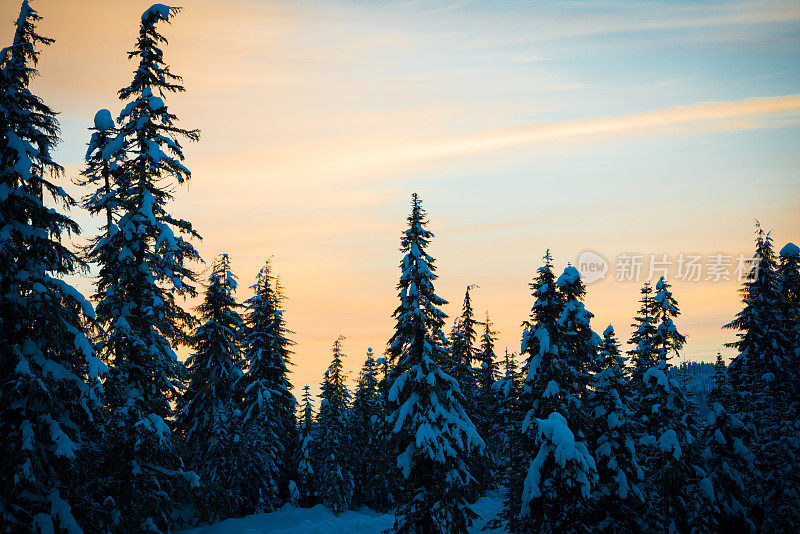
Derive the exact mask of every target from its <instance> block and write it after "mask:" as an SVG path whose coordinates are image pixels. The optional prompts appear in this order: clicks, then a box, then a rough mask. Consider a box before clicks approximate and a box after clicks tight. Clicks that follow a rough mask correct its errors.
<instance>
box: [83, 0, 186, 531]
mask: <svg viewBox="0 0 800 534" xmlns="http://www.w3.org/2000/svg"><path fill="white" fill-rule="evenodd" d="M176 12H177V10H176V9H175V8H169V7H167V6H165V5H162V4H156V5H154V6H152V7H151V8H149V9H148V10H147V11H145V12H144V13H143V14H142V17H141V26H140V29H139V37H138V39H137V41H136V47H135V50H133V51H132V52H130V53H129V57H130V58H137V59H138V66H137V68H136V70H135V71H134V76H133V80H132V82H131V83H130V85H128V86H127V87H124V88H123V89H121V90H120V91H119V97H120V99H121V100H124V101H128V103H127V104H126V105H125V107H124V108H123V110H122V111H121V113H120V115H119V118H118V127H117V128H118V131H119V133H118V134H117V137H115V139H114V146H113V150H112V149H109V153H113V154H114V159H115V160H116V161H115V162H116V163H117V164H118V168H116V169H115V172H114V173H113V174H112V178H113V181H111V182H109V187H110V189H111V190H110V191H105V192H104V194H102V195H92V194H90V195H89V196H88V197H87V198H88V199H89V200H88V201H87V208H89V210H90V211H93V212H95V213H103V212H104V214H105V215H106V217H107V220H106V222H108V217H109V212H110V219H111V221H112V222H111V224H110V225H108V224H107V225H106V227H105V228H104V229H103V230H102V233H101V235H100V236H99V238H98V239H97V241H96V242H95V243H94V247H93V248H92V249H91V251H90V253H89V259H90V260H91V261H93V262H95V263H97V264H98V267H99V275H98V278H97V281H96V292H95V299H96V301H97V317H98V320H99V321H100V323H101V326H102V327H103V329H104V332H105V336H104V337H103V339H102V343H101V349H102V354H103V356H104V357H105V358H106V360H107V361H108V362H109V363H110V364H111V370H110V374H109V379H108V380H107V381H106V382H105V390H106V393H107V400H108V404H109V407H110V426H109V428H108V432H109V435H108V439H107V440H106V444H107V445H108V450H109V451H113V452H114V454H113V455H109V458H108V465H107V466H106V468H105V469H104V470H103V472H102V474H101V475H100V476H102V477H104V478H105V480H106V481H107V483H108V487H107V492H108V495H109V502H112V503H113V504H112V505H113V507H114V511H113V514H114V522H115V524H114V527H113V528H114V530H117V531H140V530H151V531H164V530H168V529H170V528H172V524H173V523H174V521H175V511H176V509H177V508H178V507H179V505H180V501H181V500H183V497H184V495H185V494H186V493H188V489H189V485H190V484H193V483H194V482H195V481H196V477H195V476H194V474H193V473H186V472H184V471H183V463H182V460H181V457H180V455H179V454H178V446H177V443H176V440H175V438H174V436H173V435H172V434H171V432H170V429H169V427H168V426H167V424H166V422H165V421H167V420H169V419H170V418H171V417H172V415H173V402H174V401H175V400H177V397H178V392H179V389H180V388H181V381H182V379H183V377H184V375H185V373H184V367H183V365H182V364H181V363H180V362H178V359H177V356H176V354H175V352H174V350H173V345H175V344H179V343H184V342H185V341H186V340H187V330H188V328H189V327H191V326H192V325H193V324H194V319H193V317H192V315H191V314H190V313H189V312H188V311H187V310H185V309H183V307H182V306H181V305H180V304H179V303H178V301H177V299H178V298H180V297H192V296H194V295H196V290H195V287H194V285H193V283H194V280H195V274H194V273H193V271H192V270H191V269H190V267H189V264H190V263H191V262H193V261H197V260H199V256H198V253H197V251H196V250H195V249H194V247H193V246H192V244H191V243H190V242H189V241H188V240H186V239H184V237H199V236H198V234H197V232H195V231H194V229H193V228H192V225H191V224H190V223H189V222H187V221H184V220H181V219H177V218H175V217H174V216H173V215H171V214H170V213H169V212H168V211H167V205H168V203H169V201H170V200H171V199H172V191H173V190H174V188H175V186H176V185H177V184H183V183H184V182H185V181H187V180H188V179H189V178H190V172H189V170H188V169H187V168H186V167H185V166H184V165H183V163H182V160H183V151H182V147H181V141H183V140H184V139H189V140H196V139H197V138H198V133H197V131H190V130H185V129H182V128H180V127H179V126H178V125H177V117H176V116H175V115H174V114H172V113H170V112H169V111H168V110H167V107H166V104H165V102H164V98H165V96H166V95H167V94H168V93H173V92H179V91H183V90H184V89H183V87H182V86H181V85H180V81H181V80H180V77H178V76H176V75H174V74H172V73H171V72H170V69H169V67H168V66H167V65H166V64H165V63H164V55H163V51H162V49H161V45H162V44H164V43H166V39H165V38H164V36H163V35H161V34H160V33H159V32H158V30H157V29H156V25H157V24H158V23H159V22H162V21H163V22H169V21H170V20H171V18H172V16H173V15H174V14H175V13H176ZM119 136H121V137H119ZM99 187H101V188H105V183H100V184H99Z"/></svg>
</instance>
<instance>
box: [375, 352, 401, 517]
mask: <svg viewBox="0 0 800 534" xmlns="http://www.w3.org/2000/svg"><path fill="white" fill-rule="evenodd" d="M375 364H376V365H377V368H378V369H379V370H380V380H378V418H377V420H376V421H375V426H374V429H373V432H374V434H373V439H374V440H375V447H376V451H377V458H376V463H375V472H376V474H377V480H376V483H375V488H374V489H376V490H377V491H378V493H377V494H376V495H375V496H374V497H375V499H374V501H373V503H372V507H373V508H374V509H375V510H379V511H387V510H391V509H392V508H393V506H394V503H395V491H396V489H397V484H396V483H395V482H394V481H395V480H396V478H397V477H396V476H395V475H396V470H397V455H396V454H394V453H393V451H392V450H391V442H392V438H393V433H392V426H391V425H390V422H389V401H388V399H389V390H390V388H391V387H392V384H391V376H390V375H391V369H390V367H389V353H388V349H387V351H386V353H385V354H384V357H383V358H378V359H377V360H375Z"/></svg>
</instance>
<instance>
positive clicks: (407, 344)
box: [387, 193, 485, 534]
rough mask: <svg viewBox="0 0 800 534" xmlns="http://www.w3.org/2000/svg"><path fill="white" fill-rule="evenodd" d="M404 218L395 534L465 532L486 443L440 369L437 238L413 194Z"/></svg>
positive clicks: (394, 350)
mask: <svg viewBox="0 0 800 534" xmlns="http://www.w3.org/2000/svg"><path fill="white" fill-rule="evenodd" d="M407 220H408V228H407V229H406V230H405V231H404V232H403V235H402V238H401V247H400V250H401V251H402V252H403V253H404V254H405V255H404V257H403V262H402V264H401V270H402V274H401V276H400V282H399V283H398V286H397V289H398V290H399V297H400V305H399V306H398V307H397V309H396V310H395V312H394V315H393V316H394V318H395V320H396V326H395V332H394V335H393V336H392V338H391V340H390V341H389V351H390V354H391V356H392V358H393V361H394V362H395V365H394V367H393V370H392V375H391V376H392V382H393V383H392V386H391V389H390V391H389V394H388V398H387V401H388V410H389V419H388V420H389V423H390V424H391V425H392V432H393V435H392V450H393V451H395V452H396V453H397V454H398V456H397V467H399V469H400V477H401V478H400V481H399V485H400V488H399V489H398V490H397V498H398V507H397V510H396V513H395V524H394V531H395V532H398V533H420V534H423V533H424V534H439V533H442V534H443V533H464V532H466V531H467V527H468V526H469V525H470V523H471V521H472V519H473V517H474V512H472V511H471V510H470V508H469V507H468V503H467V498H466V497H467V495H468V493H469V492H470V491H471V486H472V485H473V484H474V483H475V480H474V478H473V476H472V475H471V474H470V473H469V470H468V467H467V459H468V457H469V456H470V455H471V454H473V453H474V452H476V451H477V452H479V451H482V450H483V449H484V448H485V444H484V442H483V440H482V439H481V438H480V436H479V435H478V433H477V431H476V430H475V426H474V425H473V424H472V421H470V419H469V417H468V416H467V414H466V413H465V412H464V408H463V402H464V397H463V395H462V394H461V391H460V390H459V388H458V384H457V383H456V381H455V380H454V379H453V378H452V377H450V376H449V375H447V374H445V373H444V372H443V371H442V369H441V368H440V366H439V362H441V361H442V360H443V356H444V354H445V351H446V349H445V338H444V334H443V333H442V326H443V325H444V320H445V318H446V316H445V314H444V312H443V311H441V309H440V308H439V307H440V306H442V305H443V304H446V301H445V300H444V299H442V298H441V297H439V296H437V295H436V293H435V290H434V287H433V282H434V280H435V279H436V274H435V265H434V259H433V258H432V257H431V256H430V255H429V254H428V253H427V251H426V249H427V247H428V245H429V243H430V240H431V238H432V237H433V234H432V233H431V232H430V231H429V230H427V229H426V225H427V223H428V221H427V219H426V217H425V210H424V209H423V208H422V203H421V201H420V198H419V196H418V195H417V194H416V193H415V194H414V195H413V196H412V198H411V214H410V215H409V216H408V219H407Z"/></svg>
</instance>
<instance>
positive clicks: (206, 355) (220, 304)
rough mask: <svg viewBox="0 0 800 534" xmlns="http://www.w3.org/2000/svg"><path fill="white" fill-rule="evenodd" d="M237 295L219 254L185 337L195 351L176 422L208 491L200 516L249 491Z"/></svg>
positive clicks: (219, 511)
mask: <svg viewBox="0 0 800 534" xmlns="http://www.w3.org/2000/svg"><path fill="white" fill-rule="evenodd" d="M235 293H236V277H235V276H234V274H233V273H232V272H231V264H230V257H229V256H228V255H227V254H221V255H220V256H219V257H218V258H217V259H216V261H215V262H214V264H213V265H212V267H211V274H210V275H209V279H208V285H207V286H206V291H205V296H204V299H203V302H202V303H201V304H200V305H199V306H198V307H197V311H198V314H199V318H200V321H201V322H202V324H201V325H200V326H199V327H198V328H197V330H196V331H195V332H194V334H193V335H192V336H191V338H190V339H189V344H190V345H191V347H192V348H193V349H194V352H193V353H192V355H191V356H190V357H189V359H188V360H186V368H187V372H188V376H189V385H188V387H187V388H186V389H185V390H184V391H183V394H182V395H181V397H180V399H179V402H178V407H177V408H178V409H177V416H176V420H175V427H176V429H177V431H178V435H180V436H181V437H182V438H183V442H184V446H185V448H186V461H187V464H188V466H189V467H190V468H191V469H192V470H194V471H195V472H196V473H197V474H199V475H200V478H201V481H202V483H203V485H204V486H205V487H206V488H207V489H208V495H206V499H204V501H205V502H204V506H203V507H204V510H203V516H205V517H207V518H209V519H219V518H223V517H226V516H227V515H229V514H232V513H235V512H236V511H237V510H239V509H240V508H241V501H242V500H243V499H244V498H245V496H246V495H247V492H248V490H250V489H251V488H249V487H248V486H247V485H246V483H245V481H244V480H243V476H244V475H245V473H243V472H242V470H241V468H242V467H243V466H242V465H241V463H242V462H241V460H240V458H239V455H240V453H241V451H240V450H239V447H238V443H239V441H240V438H239V436H238V432H239V431H240V430H241V429H239V428H237V427H238V424H236V422H234V421H233V419H235V418H238V417H237V416H238V412H239V402H238V395H237V392H236V388H235V384H236V381H237V380H238V379H239V377H240V376H241V375H242V371H241V368H240V367H241V361H240V360H241V358H240V350H241V347H242V343H243V339H242V336H243V333H244V332H243V330H244V323H243V321H242V318H241V316H240V315H239V310H240V309H241V308H242V306H241V304H239V303H238V302H236V296H235Z"/></svg>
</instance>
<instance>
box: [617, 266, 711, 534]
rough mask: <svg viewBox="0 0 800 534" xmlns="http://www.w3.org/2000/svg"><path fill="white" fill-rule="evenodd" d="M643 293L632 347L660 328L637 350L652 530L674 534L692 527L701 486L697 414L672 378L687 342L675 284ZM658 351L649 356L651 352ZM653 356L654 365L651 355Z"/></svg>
mask: <svg viewBox="0 0 800 534" xmlns="http://www.w3.org/2000/svg"><path fill="white" fill-rule="evenodd" d="M646 289H647V287H645V289H643V290H642V294H643V299H642V302H643V307H644V306H647V305H649V306H650V307H651V309H650V310H649V312H648V311H646V310H644V309H642V310H640V315H639V316H638V317H637V318H636V323H638V326H637V329H636V331H635V332H634V336H633V338H632V342H633V340H634V339H637V336H638V335H639V334H641V333H642V332H648V331H649V327H650V326H652V327H653V328H654V332H653V334H652V337H650V338H649V339H648V338H647V337H645V336H641V337H639V338H638V344H637V345H636V349H634V350H633V351H632V354H633V358H634V359H635V361H634V365H635V367H634V370H633V376H634V380H636V379H637V377H641V383H637V382H634V387H637V386H638V387H639V388H641V389H640V390H639V391H637V393H638V399H637V402H638V404H639V406H638V408H639V409H638V415H639V417H640V421H639V422H640V424H641V425H642V430H641V431H642V434H641V436H640V438H639V443H640V444H641V446H640V447H639V453H640V454H639V458H640V462H641V463H642V465H643V466H644V467H645V477H646V478H645V480H646V484H647V485H646V487H647V503H648V506H649V510H648V512H649V513H648V516H649V517H648V522H649V528H651V529H654V530H662V529H667V530H674V529H676V528H677V529H684V528H688V527H687V521H689V520H690V517H688V514H686V513H685V511H686V510H688V509H689V503H688V501H687V499H688V498H689V497H690V490H692V488H694V487H695V484H694V482H695V480H696V474H697V472H696V470H695V464H696V463H697V462H696V459H695V458H694V457H693V456H694V454H693V452H694V451H693V447H692V445H693V441H694V437H693V435H692V427H693V425H694V421H693V413H692V411H691V409H690V408H689V406H688V402H687V400H686V396H685V394H684V391H683V389H682V388H681V385H680V384H679V382H678V381H677V380H676V379H671V378H670V377H669V369H670V367H671V365H670V363H669V360H670V359H672V358H673V357H675V356H677V355H678V351H679V350H680V349H681V348H682V346H683V343H684V337H683V335H681V333H680V332H679V331H678V330H677V328H676V327H675V324H674V322H673V319H674V318H675V317H677V316H678V315H679V313H680V312H679V310H678V306H677V302H676V301H675V298H674V297H673V295H672V292H671V291H670V287H669V284H667V283H666V281H664V279H663V278H662V279H661V280H659V282H658V283H657V285H656V291H657V293H656V295H655V296H654V297H653V298H652V299H648V298H647V296H648V295H647V292H646ZM650 350H651V351H652V353H648V352H647V351H650ZM649 354H652V357H651V359H650V363H649V365H648V364H647V360H648V356H649Z"/></svg>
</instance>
